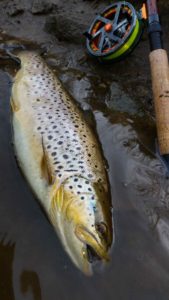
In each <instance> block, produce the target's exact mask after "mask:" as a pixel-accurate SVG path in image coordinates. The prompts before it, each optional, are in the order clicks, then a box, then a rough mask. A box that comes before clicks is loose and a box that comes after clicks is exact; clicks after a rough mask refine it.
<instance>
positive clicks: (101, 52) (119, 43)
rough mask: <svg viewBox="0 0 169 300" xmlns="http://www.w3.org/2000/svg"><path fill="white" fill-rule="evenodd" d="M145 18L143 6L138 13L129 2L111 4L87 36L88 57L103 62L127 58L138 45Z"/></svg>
mask: <svg viewBox="0 0 169 300" xmlns="http://www.w3.org/2000/svg"><path fill="white" fill-rule="evenodd" d="M144 18H146V11H145V7H144V5H143V8H142V10H140V11H139V12H137V11H136V10H135V8H134V7H133V6H132V5H131V3H129V2H126V1H120V2H116V3H114V4H111V5H110V6H108V7H107V8H106V9H105V10H104V11H103V12H102V13H101V14H98V15H97V16H96V18H95V19H94V21H93V22H92V24H91V26H90V28H89V30H88V31H87V32H85V33H84V35H85V36H86V38H87V41H86V43H87V50H88V52H89V54H91V55H92V56H94V57H97V58H98V59H99V60H100V61H103V62H106V61H109V62H110V61H117V60H120V59H122V58H124V57H125V56H126V55H128V54H129V53H130V52H131V51H132V50H133V49H134V48H135V46H136V45H137V43H138V42H139V40H140V37H141V35H142V32H143V27H144V26H143V19H144Z"/></svg>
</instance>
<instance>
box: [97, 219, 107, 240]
mask: <svg viewBox="0 0 169 300" xmlns="http://www.w3.org/2000/svg"><path fill="white" fill-rule="evenodd" d="M95 226H96V230H97V232H98V233H100V235H101V237H103V238H104V239H106V235H107V232H108V229H107V225H106V224H105V223H104V222H100V223H97V224H96V225H95Z"/></svg>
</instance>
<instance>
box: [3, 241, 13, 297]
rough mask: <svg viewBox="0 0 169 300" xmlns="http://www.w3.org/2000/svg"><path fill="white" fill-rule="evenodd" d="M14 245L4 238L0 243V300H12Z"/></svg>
mask: <svg viewBox="0 0 169 300" xmlns="http://www.w3.org/2000/svg"><path fill="white" fill-rule="evenodd" d="M14 255H15V243H13V242H12V241H8V238H6V236H4V237H3V238H2V240H1V241H0V299H1V300H14V299H15V298H14V291H13V260H14Z"/></svg>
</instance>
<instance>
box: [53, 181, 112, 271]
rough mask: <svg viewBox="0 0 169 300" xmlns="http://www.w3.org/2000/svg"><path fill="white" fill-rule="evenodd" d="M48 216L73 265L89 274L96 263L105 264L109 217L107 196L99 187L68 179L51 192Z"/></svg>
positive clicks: (109, 237) (98, 185) (107, 254)
mask: <svg viewBox="0 0 169 300" xmlns="http://www.w3.org/2000/svg"><path fill="white" fill-rule="evenodd" d="M50 215H51V216H52V220H53V224H54V223H55V224H54V226H55V227H56V229H57V232H58V234H59V236H60V239H61V240H62V243H63V244H64V246H65V250H66V251H67V252H68V254H69V255H70V257H71V258H72V260H73V262H74V263H75V265H76V266H77V267H78V268H79V269H81V270H82V271H83V272H84V273H86V274H88V275H90V274H92V266H93V263H94V262H96V261H98V260H99V261H109V253H108V252H109V248H110V246H111V243H112V218H111V206H110V202H109V199H108V193H107V191H105V189H104V187H103V186H102V185H101V184H93V183H92V182H90V181H89V180H87V179H85V178H82V177H78V176H72V177H71V178H68V179H67V180H66V181H65V182H64V183H63V184H62V185H61V186H60V188H59V189H58V190H57V192H56V193H54V196H53V200H52V205H51V211H50Z"/></svg>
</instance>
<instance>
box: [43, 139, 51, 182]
mask: <svg viewBox="0 0 169 300" xmlns="http://www.w3.org/2000/svg"><path fill="white" fill-rule="evenodd" d="M42 149H43V156H42V160H41V172H42V177H44V178H45V179H46V180H47V182H48V184H49V185H52V184H53V183H54V175H53V170H52V167H51V165H50V161H49V156H48V153H47V152H46V150H45V147H44V143H43V137H42Z"/></svg>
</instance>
